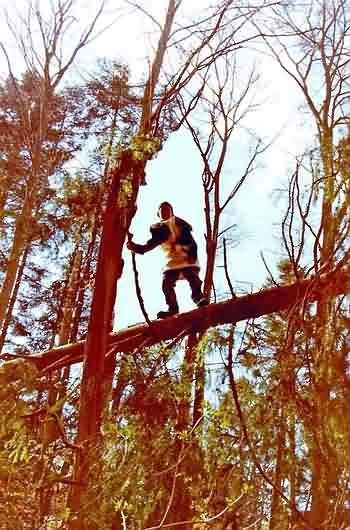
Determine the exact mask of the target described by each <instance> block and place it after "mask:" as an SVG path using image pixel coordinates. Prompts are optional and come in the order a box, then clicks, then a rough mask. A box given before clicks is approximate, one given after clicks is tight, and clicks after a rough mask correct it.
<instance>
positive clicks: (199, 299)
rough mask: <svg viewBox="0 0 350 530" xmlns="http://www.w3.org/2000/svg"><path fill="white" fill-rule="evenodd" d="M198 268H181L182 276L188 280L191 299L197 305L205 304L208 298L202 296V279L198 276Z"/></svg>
mask: <svg viewBox="0 0 350 530" xmlns="http://www.w3.org/2000/svg"><path fill="white" fill-rule="evenodd" d="M198 273H199V269H197V268H195V267H193V268H192V267H188V268H185V269H183V270H182V274H183V276H184V278H185V279H186V280H187V281H188V283H189V284H190V287H191V291H192V300H193V301H194V303H195V304H197V305H198V306H199V307H201V306H204V305H207V304H208V300H207V299H206V298H204V296H203V293H202V280H201V279H200V277H199V274H198Z"/></svg>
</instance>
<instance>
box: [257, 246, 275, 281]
mask: <svg viewBox="0 0 350 530" xmlns="http://www.w3.org/2000/svg"><path fill="white" fill-rule="evenodd" d="M260 257H261V259H262V262H263V264H264V265H265V269H266V270H267V272H268V275H269V276H270V280H271V282H272V283H273V285H275V287H279V284H278V282H276V280H275V278H274V277H273V274H272V272H271V271H270V269H269V266H268V264H267V263H266V260H265V256H264V254H263V252H262V251H260Z"/></svg>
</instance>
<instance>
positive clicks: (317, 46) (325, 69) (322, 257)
mask: <svg viewBox="0 0 350 530" xmlns="http://www.w3.org/2000/svg"><path fill="white" fill-rule="evenodd" d="M348 18H349V5H348V2H347V1H346V0H345V1H344V0H339V1H338V0H335V1H333V2H331V3H329V2H325V1H322V0H320V1H318V0H315V1H312V2H310V3H309V5H308V16H307V17H306V18H304V19H303V20H302V21H300V19H299V17H298V10H297V9H294V7H293V6H292V7H291V8H290V9H287V10H284V11H283V12H281V11H279V10H278V9H277V10H276V16H275V22H276V26H277V28H278V29H277V31H278V32H279V33H280V34H281V33H282V32H284V33H285V34H289V40H291V41H292V42H293V44H294V46H293V47H291V46H288V45H287V41H286V38H281V37H277V38H276V39H275V42H272V41H267V39H266V38H265V42H266V44H267V46H268V49H269V50H270V52H272V54H273V55H274V57H275V58H276V60H277V61H278V64H279V65H280V66H281V68H282V69H283V70H284V71H285V72H286V73H287V74H288V75H289V76H290V77H291V78H292V79H293V81H294V82H295V83H296V84H297V86H298V87H299V88H300V90H301V91H302V94H303V96H304V98H305V103H306V105H307V108H308V110H309V111H310V113H311V116H312V117H313V119H314V124H315V126H316V131H317V142H318V153H319V161H318V167H317V173H318V175H317V176H318V178H317V182H316V183H315V184H314V189H313V192H314V197H315V199H316V200H317V201H318V204H319V206H320V221H319V226H318V228H317V229H316V230H315V231H314V232H313V237H314V263H313V266H314V268H315V270H316V271H318V270H319V269H321V270H325V269H328V268H331V267H332V265H333V264H334V262H335V260H336V258H337V256H339V255H342V253H343V249H344V241H345V239H346V237H348V234H349V232H348V226H349V224H348V218H347V214H346V213H345V209H346V206H345V204H346V203H347V202H348V197H347V191H346V189H347V185H346V184H345V182H346V181H345V180H344V175H342V174H341V172H340V171H339V167H338V165H337V156H336V139H337V136H338V135H339V132H340V127H341V125H342V124H346V123H347V118H346V112H344V111H345V108H346V106H347V104H348V101H349V91H348V82H347V69H348V65H349V59H348V49H347V36H348V33H349V29H348V27H349V26H348ZM344 190H345V193H344ZM343 223H345V224H346V226H347V227H345V224H343ZM344 237H345V239H344ZM292 244H293V243H292ZM299 255H300V253H299ZM336 312H337V304H336V302H335V300H320V302H319V303H318V304H317V316H318V318H317V326H318V330H322V331H321V332H320V333H317V338H316V342H317V344H316V347H315V350H314V353H313V359H312V366H313V377H314V387H313V389H314V395H313V399H312V401H313V406H312V409H313V414H314V416H313V422H314V425H318V426H320V427H319V429H318V431H317V432H313V433H311V438H310V451H311V452H312V454H313V470H312V485H311V498H312V501H311V502H312V505H311V512H312V518H313V522H314V524H315V525H321V524H322V522H324V521H326V520H327V518H328V517H329V516H330V513H331V510H332V501H331V499H332V498H333V494H332V491H333V488H334V484H335V483H336V482H337V480H338V479H339V474H338V472H337V470H336V466H335V464H334V462H333V461H334V459H333V456H332V453H333V450H332V447H331V446H330V443H329V440H328V439H327V436H325V432H326V424H327V423H328V422H329V421H330V419H331V416H332V412H331V409H332V404H331V403H332V398H331V388H332V385H331V382H332V380H333V368H332V365H333V362H332V357H333V351H334V344H335V342H336V340H337V338H336V337H337V334H338V330H337V328H335V327H334V324H332V323H334V322H335V321H336ZM321 426H322V427H321ZM330 462H333V464H330ZM330 465H331V468H332V470H334V475H333V476H330V474H329V466H330Z"/></svg>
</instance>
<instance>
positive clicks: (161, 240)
mask: <svg viewBox="0 0 350 530" xmlns="http://www.w3.org/2000/svg"><path fill="white" fill-rule="evenodd" d="M150 231H151V234H152V237H151V239H149V240H148V241H147V243H145V244H144V245H137V244H134V251H135V252H137V253H138V254H144V253H145V252H148V251H150V250H152V249H154V248H156V247H157V246H159V245H161V246H162V249H163V251H164V252H165V255H166V259H167V263H166V265H165V267H164V270H173V269H183V268H185V267H197V268H199V265H198V260H197V244H196V242H195V240H194V239H193V236H192V233H191V232H192V226H191V225H190V224H189V223H187V222H186V221H184V220H183V219H180V217H175V216H172V217H170V219H167V220H166V221H161V222H159V223H156V224H154V225H152V226H151V227H150Z"/></svg>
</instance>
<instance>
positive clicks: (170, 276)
mask: <svg viewBox="0 0 350 530" xmlns="http://www.w3.org/2000/svg"><path fill="white" fill-rule="evenodd" d="M198 273H199V269H198V268H197V267H185V268H183V269H175V270H170V271H165V272H163V284H162V288H163V293H164V296H165V301H166V303H167V304H168V307H169V310H170V311H178V310H179V306H178V304H177V299H176V293H175V284H176V282H177V280H178V279H179V278H180V276H181V277H183V278H185V280H187V281H188V283H189V284H190V287H191V291H192V300H193V301H194V302H195V303H197V302H199V300H200V299H201V298H203V294H202V289H201V287H202V281H201V279H200V278H199V276H198Z"/></svg>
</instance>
